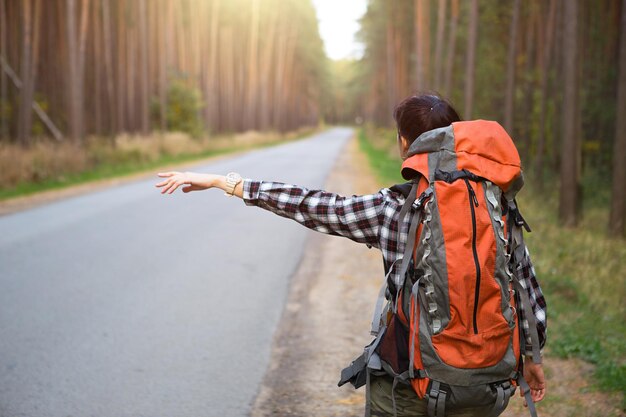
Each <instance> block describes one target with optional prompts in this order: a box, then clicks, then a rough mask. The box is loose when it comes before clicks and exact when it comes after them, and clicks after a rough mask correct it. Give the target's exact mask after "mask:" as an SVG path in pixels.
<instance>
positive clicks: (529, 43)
mask: <svg viewBox="0 0 626 417" xmlns="http://www.w3.org/2000/svg"><path fill="white" fill-rule="evenodd" d="M534 7H535V5H534V4H533V3H528V20H527V29H526V54H525V55H526V63H525V64H526V65H525V66H526V68H525V69H524V78H525V80H524V87H523V89H524V102H523V108H522V114H523V116H524V120H523V123H522V124H521V128H520V129H519V136H521V141H520V142H521V144H522V149H521V155H520V156H521V158H522V166H525V165H524V164H525V163H526V162H527V161H528V158H529V157H530V147H531V144H532V138H531V134H532V130H531V129H530V126H531V124H532V119H533V90H534V88H533V82H534V79H533V65H534V62H533V57H534V55H535V54H534V53H533V52H534V51H533V47H534V45H535V42H534V38H533V37H534V35H535V29H536V25H535V8H534ZM514 133H515V132H514ZM515 134H516V133H515Z"/></svg>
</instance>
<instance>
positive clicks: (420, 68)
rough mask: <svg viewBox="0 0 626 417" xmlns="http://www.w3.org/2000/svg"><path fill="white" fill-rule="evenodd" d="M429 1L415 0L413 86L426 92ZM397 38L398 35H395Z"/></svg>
mask: <svg viewBox="0 0 626 417" xmlns="http://www.w3.org/2000/svg"><path fill="white" fill-rule="evenodd" d="M428 4H429V0H415V69H416V72H415V75H416V79H415V84H416V87H417V89H418V90H426V89H427V85H428V67H429V65H430V28H429V22H430V16H429V10H428V9H429V7H428ZM397 36H398V37H399V36H400V35H399V34H397Z"/></svg>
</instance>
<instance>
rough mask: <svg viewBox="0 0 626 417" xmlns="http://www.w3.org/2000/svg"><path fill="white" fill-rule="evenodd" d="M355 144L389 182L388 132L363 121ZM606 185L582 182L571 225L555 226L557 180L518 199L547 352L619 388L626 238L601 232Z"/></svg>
mask: <svg viewBox="0 0 626 417" xmlns="http://www.w3.org/2000/svg"><path fill="white" fill-rule="evenodd" d="M383 132H384V131H383ZM381 137H382V138H381ZM359 142H360V144H361V148H362V149H363V151H364V152H365V153H366V154H367V156H368V158H369V160H370V163H371V166H372V168H373V169H374V171H375V172H376V174H377V175H378V178H379V179H380V180H381V183H382V184H385V185H387V184H389V183H390V182H391V183H393V181H392V179H393V178H398V177H399V167H400V160H399V159H398V158H393V157H392V156H391V154H390V152H389V149H391V148H393V145H394V142H395V139H393V136H391V138H390V137H389V134H388V133H387V134H385V133H383V134H381V131H379V130H376V129H373V128H371V127H368V128H363V129H361V131H360V132H359ZM607 187H608V185H607V184H606V182H604V183H603V182H598V181H594V180H593V178H591V179H586V180H585V181H583V189H584V194H585V199H584V201H583V208H584V210H585V213H586V215H585V219H584V220H583V221H582V222H581V226H580V227H578V228H576V229H568V228H564V227H561V226H560V225H559V222H558V218H557V212H558V211H557V208H558V186H556V182H555V181H549V182H548V183H546V184H544V187H543V191H539V190H538V189H537V188H536V186H534V185H533V184H532V181H527V185H526V187H525V188H524V189H523V190H522V191H521V192H520V194H519V196H518V203H519V206H520V210H521V211H522V213H523V214H524V216H525V218H526V219H527V220H528V223H529V224H530V226H531V227H532V229H533V232H532V233H529V234H526V241H527V243H528V247H529V250H530V252H531V255H532V258H533V263H534V265H535V269H536V272H537V276H538V278H539V281H540V283H541V286H542V289H543V291H544V294H545V296H546V299H547V303H548V343H547V352H548V354H551V355H556V356H559V357H562V358H569V357H578V358H582V359H583V360H585V361H588V362H590V363H593V364H594V365H596V367H595V377H596V386H597V387H598V388H599V389H601V390H607V391H616V392H621V393H624V392H626V303H624V301H623V300H624V299H626V241H624V240H614V239H609V238H607V237H606V236H605V231H606V220H605V219H607V218H608V214H607V213H608V199H607V197H606V196H607V192H608V191H607V190H606V188H607ZM600 202H602V203H603V204H600ZM622 398H623V400H622V405H623V406H626V400H625V399H624V397H622Z"/></svg>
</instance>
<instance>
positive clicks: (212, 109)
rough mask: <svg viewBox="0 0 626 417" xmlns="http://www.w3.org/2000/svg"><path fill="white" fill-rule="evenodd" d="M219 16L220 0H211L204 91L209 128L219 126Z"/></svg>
mask: <svg viewBox="0 0 626 417" xmlns="http://www.w3.org/2000/svg"><path fill="white" fill-rule="evenodd" d="M219 16H220V0H213V1H212V3H211V23H210V31H209V60H208V67H207V70H206V72H207V77H208V79H207V83H206V90H205V93H204V96H205V100H206V102H207V105H206V107H205V118H206V120H207V123H208V125H209V129H211V130H217V128H218V127H219V119H220V114H219V92H218V91H217V86H218V73H217V53H218V47H219V43H218V40H219Z"/></svg>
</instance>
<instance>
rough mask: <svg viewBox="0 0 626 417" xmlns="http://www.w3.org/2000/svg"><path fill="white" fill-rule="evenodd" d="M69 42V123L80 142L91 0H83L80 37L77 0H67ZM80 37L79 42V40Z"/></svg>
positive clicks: (82, 128) (71, 132) (77, 140)
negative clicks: (78, 36) (78, 34)
mask: <svg viewBox="0 0 626 417" xmlns="http://www.w3.org/2000/svg"><path fill="white" fill-rule="evenodd" d="M66 5H67V6H66V7H67V10H66V12H67V43H68V52H69V80H68V89H69V96H70V98H69V101H70V103H69V125H70V137H71V138H72V139H73V140H74V142H75V143H77V144H78V143H80V140H81V139H82V137H83V134H84V120H83V117H84V113H83V111H84V108H83V106H84V90H83V89H84V68H85V42H86V38H87V19H88V7H89V0H83V7H82V10H81V16H80V32H79V33H80V38H77V36H76V0H66ZM77 39H78V42H77Z"/></svg>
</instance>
